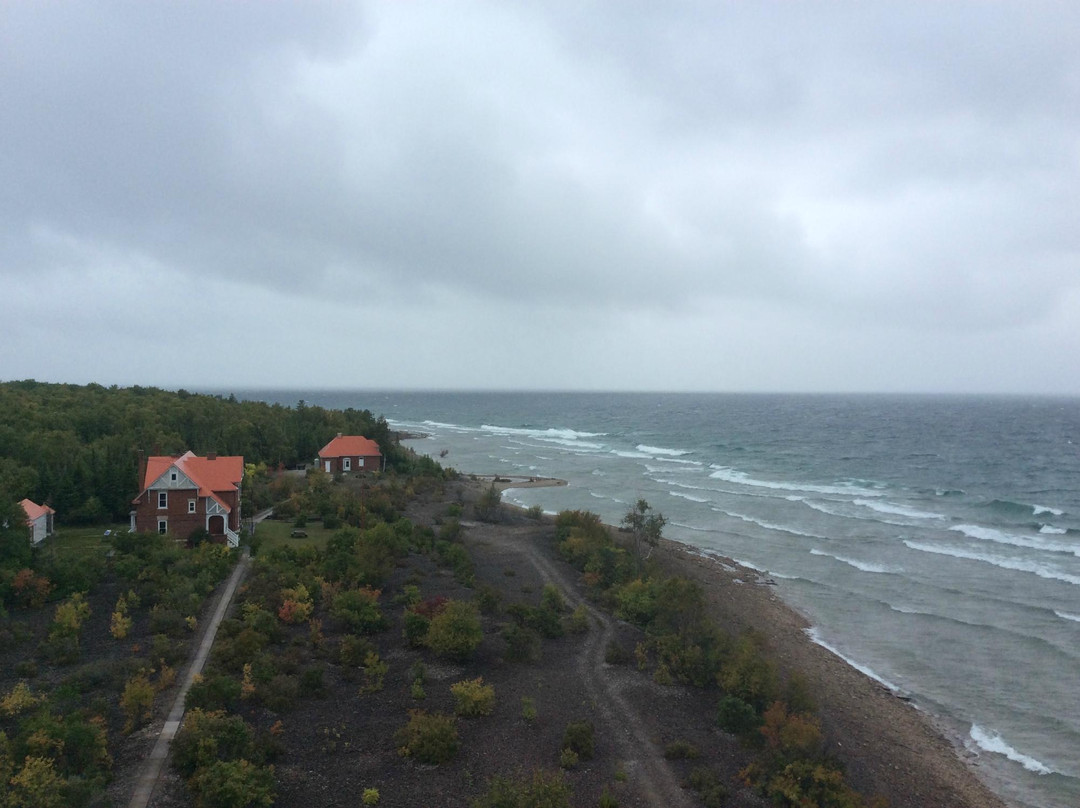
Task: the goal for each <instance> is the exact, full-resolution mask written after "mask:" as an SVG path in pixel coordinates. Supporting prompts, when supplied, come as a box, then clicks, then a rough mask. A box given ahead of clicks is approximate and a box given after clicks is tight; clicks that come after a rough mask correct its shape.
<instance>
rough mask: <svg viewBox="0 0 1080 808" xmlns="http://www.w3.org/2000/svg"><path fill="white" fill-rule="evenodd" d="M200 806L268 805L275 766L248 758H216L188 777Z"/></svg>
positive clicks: (249, 807) (252, 807) (254, 807)
mask: <svg viewBox="0 0 1080 808" xmlns="http://www.w3.org/2000/svg"><path fill="white" fill-rule="evenodd" d="M188 788H190V789H191V791H192V793H193V794H194V795H195V804H196V805H197V806H199V808H270V806H271V805H273V804H274V767H273V766H258V765H256V764H254V763H251V762H250V761H247V760H218V761H214V762H213V763H211V764H210V765H208V766H205V767H203V768H200V769H199V770H198V771H196V772H195V774H194V775H193V776H192V777H191V778H190V779H189V780H188Z"/></svg>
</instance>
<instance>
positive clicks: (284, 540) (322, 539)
mask: <svg viewBox="0 0 1080 808" xmlns="http://www.w3.org/2000/svg"><path fill="white" fill-rule="evenodd" d="M296 529H297V528H294V527H293V523H292V521H291V520H289V521H278V520H276V519H264V520H263V521H262V522H259V524H258V525H257V526H256V528H255V537H256V538H258V539H261V540H262V545H261V547H260V552H264V551H266V550H272V549H274V548H275V547H280V546H287V547H303V546H304V545H313V546H315V547H318V548H319V549H320V550H321V549H323V548H324V547H326V540H327V539H329V538H330V537H331V536H333V535H334V534H335V533H337V531H336V530H327V529H326V528H324V527H323V526H322V522H318V521H309V522H308V523H307V526H306V527H302V528H300V530H303V531H304V532H305V533H307V538H306V539H293V538H289V534H290V533H292V532H293V531H294V530H296Z"/></svg>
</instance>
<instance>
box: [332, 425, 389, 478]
mask: <svg viewBox="0 0 1080 808" xmlns="http://www.w3.org/2000/svg"><path fill="white" fill-rule="evenodd" d="M319 468H321V469H322V470H323V471H325V472H327V473H329V474H347V473H350V472H354V471H382V468H383V456H382V452H380V451H379V444H377V443H376V442H375V441H373V440H371V439H370V438H364V437H360V436H359V435H342V434H341V433H340V432H339V433H338V436H337V437H336V438H334V439H333V440H332V441H330V442H329V443H328V444H326V445H325V446H324V447H322V449H320V450H319Z"/></svg>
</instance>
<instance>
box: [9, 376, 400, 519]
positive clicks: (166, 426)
mask: <svg viewBox="0 0 1080 808" xmlns="http://www.w3.org/2000/svg"><path fill="white" fill-rule="evenodd" d="M339 432H343V433H345V434H353V435H364V436H365V437H368V438H371V439H372V440H374V441H376V442H377V443H378V444H379V448H380V449H381V450H382V453H383V456H384V457H385V458H386V462H387V467H388V468H390V469H397V470H401V471H404V470H406V468H407V467H408V466H409V465H410V464H413V463H416V462H418V461H417V460H416V459H415V458H412V457H411V456H410V455H409V453H407V452H405V451H404V450H402V449H401V448H400V447H399V446H398V445H397V443H396V441H395V440H394V439H393V436H392V433H391V430H390V428H389V426H388V425H387V423H386V421H385V420H384V419H383V418H381V417H376V416H374V415H372V413H371V412H370V411H368V410H355V409H347V410H327V409H323V408H322V407H313V406H308V405H307V404H305V403H304V402H303V401H299V402H298V403H297V404H296V405H295V406H292V407H285V406H282V405H280V404H274V405H270V404H266V403H264V402H258V401H240V400H237V399H236V398H235V397H233V396H228V397H224V396H214V395H205V394H198V393H189V392H187V391H186V390H179V391H176V392H172V391H166V390H160V389H157V388H153V387H139V386H136V387H117V386H112V387H103V386H101V385H98V384H90V385H85V386H81V385H73V384H49V383H44V382H36V381H32V380H28V381H11V382H2V383H0V516H7V515H9V514H10V513H13V511H12V510H11V509H12V508H13V507H14V505H15V503H17V502H19V501H20V500H22V499H23V498H26V497H28V498H30V499H32V500H33V501H34V502H38V503H43V504H47V505H49V506H51V507H52V508H53V509H54V510H55V511H56V512H57V517H56V518H57V522H58V523H60V524H69V525H74V524H95V523H102V522H109V521H126V520H127V516H128V513H129V511H130V509H131V500H132V498H133V497H135V496H136V495H137V494H138V493H139V480H138V479H137V477H138V467H139V453H140V452H142V453H144V454H146V455H172V454H180V453H182V452H184V451H187V450H189V449H190V450H192V451H194V452H195V453H196V454H204V453H206V452H217V453H218V454H220V455H242V456H243V457H244V460H245V462H246V463H252V464H264V465H266V466H268V467H270V468H275V467H278V466H285V467H289V466H294V465H297V464H300V463H305V462H311V460H312V459H313V458H314V457H315V456H316V455H317V454H318V451H319V449H321V448H322V447H323V446H324V445H326V443H327V442H328V441H329V440H330V439H331V438H333V437H334V436H335V435H336V434H337V433H339Z"/></svg>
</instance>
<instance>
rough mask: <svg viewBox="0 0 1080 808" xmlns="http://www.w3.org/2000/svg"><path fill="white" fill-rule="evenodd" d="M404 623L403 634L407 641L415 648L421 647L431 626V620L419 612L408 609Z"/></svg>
mask: <svg viewBox="0 0 1080 808" xmlns="http://www.w3.org/2000/svg"><path fill="white" fill-rule="evenodd" d="M403 623H404V625H403V627H402V629H401V634H402V636H403V637H404V638H405V642H407V643H408V644H409V645H410V646H412V647H413V648H419V647H420V646H421V645H423V644H424V638H425V637H426V636H427V633H428V628H429V627H430V626H431V620H430V619H429V618H427V617H424V615H422V614H420V613H419V612H415V611H413V610H412V609H406V610H405V619H404V621H403Z"/></svg>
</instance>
